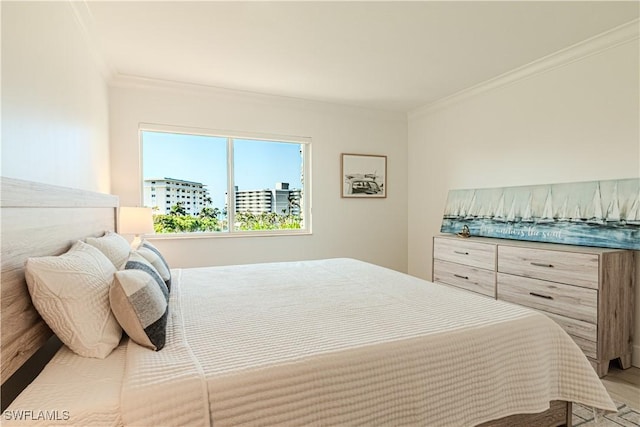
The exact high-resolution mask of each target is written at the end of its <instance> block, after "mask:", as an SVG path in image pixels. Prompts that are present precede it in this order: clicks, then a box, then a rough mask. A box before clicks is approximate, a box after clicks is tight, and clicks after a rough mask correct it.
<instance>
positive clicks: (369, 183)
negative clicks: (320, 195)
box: [340, 153, 387, 199]
mask: <svg viewBox="0 0 640 427" xmlns="http://www.w3.org/2000/svg"><path fill="white" fill-rule="evenodd" d="M340 176H341V181H342V185H341V196H342V197H343V198H355V199H359V198H377V199H384V198H386V197H387V156H384V155H378V154H352V153H342V167H341V169H340Z"/></svg>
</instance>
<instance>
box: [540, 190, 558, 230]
mask: <svg viewBox="0 0 640 427" xmlns="http://www.w3.org/2000/svg"><path fill="white" fill-rule="evenodd" d="M553 221H554V219H553V203H552V197H551V188H549V192H548V193H547V199H546V200H545V202H544V209H543V210H542V216H540V218H539V219H538V221H537V222H538V224H546V223H550V222H553Z"/></svg>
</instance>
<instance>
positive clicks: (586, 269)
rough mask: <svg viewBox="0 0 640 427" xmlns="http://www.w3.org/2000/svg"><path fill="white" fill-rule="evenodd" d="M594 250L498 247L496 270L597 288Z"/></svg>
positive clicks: (596, 262) (597, 262)
mask: <svg viewBox="0 0 640 427" xmlns="http://www.w3.org/2000/svg"><path fill="white" fill-rule="evenodd" d="M598 264H599V259H598V255H596V254H587V253H575V252H562V251H553V250H540V249H531V248H524V247H522V248H521V247H516V246H500V247H499V248H498V271H499V272H501V273H510V274H515V275H518V276H525V277H532V278H536V279H542V280H550V281H552V282H558V283H567V284H570V285H576V286H584V287H586V288H591V289H598V278H599V277H598V274H599V273H598Z"/></svg>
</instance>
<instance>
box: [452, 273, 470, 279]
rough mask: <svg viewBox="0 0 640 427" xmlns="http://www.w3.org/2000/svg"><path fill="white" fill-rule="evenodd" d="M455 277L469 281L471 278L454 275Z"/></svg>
mask: <svg viewBox="0 0 640 427" xmlns="http://www.w3.org/2000/svg"><path fill="white" fill-rule="evenodd" d="M453 277H457V278H459V279H464V280H469V276H461V275H459V274H454V275H453Z"/></svg>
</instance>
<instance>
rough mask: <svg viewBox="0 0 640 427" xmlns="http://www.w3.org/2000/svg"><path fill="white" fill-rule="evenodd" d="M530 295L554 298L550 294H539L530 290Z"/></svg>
mask: <svg viewBox="0 0 640 427" xmlns="http://www.w3.org/2000/svg"><path fill="white" fill-rule="evenodd" d="M529 295H531V296H534V297H538V298H544V299H553V297H552V296H550V295H542V294H537V293H535V292H529Z"/></svg>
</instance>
